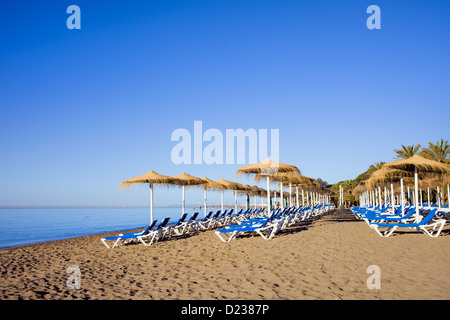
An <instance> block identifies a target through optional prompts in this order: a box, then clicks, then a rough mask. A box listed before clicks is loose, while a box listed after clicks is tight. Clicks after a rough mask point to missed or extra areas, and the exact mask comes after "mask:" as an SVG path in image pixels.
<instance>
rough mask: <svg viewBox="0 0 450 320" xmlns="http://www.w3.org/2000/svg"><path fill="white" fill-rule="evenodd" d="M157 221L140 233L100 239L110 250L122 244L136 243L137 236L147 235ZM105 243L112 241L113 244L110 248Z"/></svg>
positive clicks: (127, 233)
mask: <svg viewBox="0 0 450 320" xmlns="http://www.w3.org/2000/svg"><path fill="white" fill-rule="evenodd" d="M157 221H158V220H153V222H152V223H151V224H150V225H149V226H148V227H147V228H146V229H145V230H142V231H141V232H126V233H121V234H119V235H118V236H111V237H106V238H102V239H101V241H102V242H103V244H104V245H105V246H106V247H107V248H110V249H112V248H114V247H117V246H119V245H121V244H124V243H129V242H132V241H136V240H138V237H139V236H143V235H146V234H148V233H149V232H150V231H151V230H152V229H153V228H154V227H155V225H156V222H157ZM107 241H112V242H113V243H112V245H111V246H110V245H108V243H107Z"/></svg>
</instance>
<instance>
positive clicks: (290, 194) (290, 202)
mask: <svg viewBox="0 0 450 320" xmlns="http://www.w3.org/2000/svg"><path fill="white" fill-rule="evenodd" d="M289 207H292V183H291V182H289Z"/></svg>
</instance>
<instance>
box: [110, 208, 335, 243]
mask: <svg viewBox="0 0 450 320" xmlns="http://www.w3.org/2000/svg"><path fill="white" fill-rule="evenodd" d="M330 208H331V205H317V206H315V207H298V208H296V207H292V208H284V209H280V208H278V209H274V210H271V212H272V214H271V215H270V216H268V215H267V212H266V211H265V209H248V210H245V211H244V209H241V210H240V211H239V212H238V213H237V214H234V213H233V211H234V210H233V209H231V210H230V211H228V210H225V211H224V212H221V211H220V210H219V211H217V212H216V213H215V214H214V213H213V212H212V211H211V212H209V213H208V214H207V215H206V217H204V218H203V219H197V216H198V212H194V213H193V214H192V216H191V218H190V219H188V220H187V215H188V214H187V213H185V214H183V215H182V216H181V217H180V218H179V220H178V221H177V222H176V223H174V224H169V223H168V222H169V220H170V218H165V219H163V220H162V221H161V222H160V223H159V224H158V223H157V222H158V221H157V220H154V221H153V222H152V223H151V224H150V225H149V226H148V227H147V228H145V229H144V230H142V231H140V232H128V233H122V234H119V235H117V236H111V237H105V238H102V239H101V241H102V243H103V244H104V245H105V246H106V247H107V248H115V247H117V246H120V245H124V244H128V243H142V244H144V245H146V246H151V245H152V244H154V243H155V242H157V241H161V240H164V239H170V238H172V237H173V236H174V235H176V236H183V235H187V234H189V233H191V232H196V231H206V230H213V229H219V230H217V231H216V234H217V235H218V236H219V238H220V239H221V240H222V241H230V240H231V239H234V238H236V237H238V236H239V235H241V234H248V233H255V234H259V235H261V236H262V237H263V238H264V239H270V238H272V237H273V235H275V234H276V233H277V232H278V231H279V230H281V229H284V228H286V227H288V226H291V225H293V224H295V223H298V222H300V221H304V220H306V219H308V218H309V217H311V216H317V215H320V214H322V213H324V212H325V211H327V210H329V209H330ZM220 228H222V229H220ZM237 228H239V229H238V230H236V229H237ZM229 233H231V234H230V235H229V236H227V234H229ZM224 237H226V238H224ZM225 239H226V240H225Z"/></svg>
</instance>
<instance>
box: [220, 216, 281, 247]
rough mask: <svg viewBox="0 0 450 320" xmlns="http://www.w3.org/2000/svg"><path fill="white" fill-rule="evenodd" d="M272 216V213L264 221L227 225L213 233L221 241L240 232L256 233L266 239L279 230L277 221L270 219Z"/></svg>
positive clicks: (227, 239)
mask: <svg viewBox="0 0 450 320" xmlns="http://www.w3.org/2000/svg"><path fill="white" fill-rule="evenodd" d="M272 217H273V214H272V215H271V216H270V217H267V219H266V221H265V222H263V223H255V224H248V225H245V224H244V225H234V226H233V227H232V226H228V227H226V228H223V229H219V230H216V231H215V234H216V235H217V236H218V237H219V239H220V240H222V241H223V242H229V241H231V240H232V239H234V238H237V237H238V236H239V235H240V234H242V233H256V234H259V235H260V236H261V237H263V238H264V239H266V240H268V239H271V238H272V237H273V236H274V235H275V233H276V232H277V231H278V230H279V229H278V224H279V223H278V221H271V219H270V218H272Z"/></svg>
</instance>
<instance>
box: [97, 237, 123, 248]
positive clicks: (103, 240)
mask: <svg viewBox="0 0 450 320" xmlns="http://www.w3.org/2000/svg"><path fill="white" fill-rule="evenodd" d="M120 240H122V239H120V238H119V239H117V240H116V241H114V243H113V245H112V246H111V247H110V246H109V245H108V244H107V243H106V240H105V239H101V241H102V242H103V244H104V245H105V246H106V247H107V248H109V249H112V248H114V247H117V246H118V244H119V242H120Z"/></svg>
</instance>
